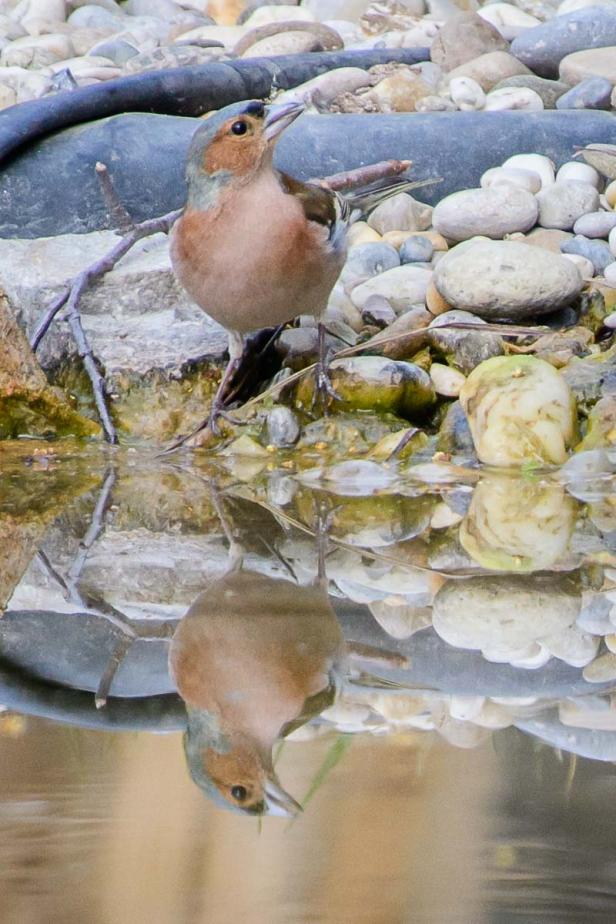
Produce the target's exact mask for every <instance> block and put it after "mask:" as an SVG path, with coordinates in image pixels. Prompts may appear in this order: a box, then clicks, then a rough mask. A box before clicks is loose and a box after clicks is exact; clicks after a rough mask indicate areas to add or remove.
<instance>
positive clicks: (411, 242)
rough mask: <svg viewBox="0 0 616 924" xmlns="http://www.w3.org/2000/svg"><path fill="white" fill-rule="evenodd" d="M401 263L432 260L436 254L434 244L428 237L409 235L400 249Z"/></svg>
mask: <svg viewBox="0 0 616 924" xmlns="http://www.w3.org/2000/svg"><path fill="white" fill-rule="evenodd" d="M398 253H399V257H400V262H401V263H403V264H404V263H418V262H419V263H420V262H422V261H424V260H425V261H430V260H431V259H432V256H433V254H434V244H433V243H432V241H431V240H430V238H428V237H422V236H421V235H420V234H416V235H414V236H413V237H407V239H406V240H405V242H404V243H403V244H402V246H401V247H400V250H399V251H398Z"/></svg>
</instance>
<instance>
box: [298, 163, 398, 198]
mask: <svg viewBox="0 0 616 924" xmlns="http://www.w3.org/2000/svg"><path fill="white" fill-rule="evenodd" d="M412 163H413V161H412V160H380V161H379V162H378V163H377V164H366V166H365V167H357V168H356V169H355V170H343V171H342V172H341V173H334V174H333V175H332V176H327V177H325V178H322V179H318V180H312V181H311V182H313V183H317V182H318V183H319V184H320V185H322V186H327V188H328V189H332V190H335V191H336V192H339V191H341V190H343V189H354V188H355V187H356V186H368V185H369V184H370V183H375V182H376V181H377V180H383V179H386V178H387V177H390V176H391V177H393V176H400V174H401V173H404V171H405V170H408V169H409V167H410V166H411V165H412Z"/></svg>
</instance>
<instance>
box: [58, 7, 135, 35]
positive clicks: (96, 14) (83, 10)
mask: <svg viewBox="0 0 616 924" xmlns="http://www.w3.org/2000/svg"><path fill="white" fill-rule="evenodd" d="M127 22H130V20H128V21H127V19H126V17H125V16H124V14H123V13H116V12H114V11H112V10H106V9H104V8H103V7H102V6H97V5H96V4H93V3H86V4H84V6H80V7H79V8H78V9H76V10H74V11H73V12H72V13H71V15H70V16H69V17H68V19H67V23H68V24H69V26H72V28H73V29H110V30H113V31H114V32H119V31H120V29H125V28H126V26H127Z"/></svg>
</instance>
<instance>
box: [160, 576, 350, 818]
mask: <svg viewBox="0 0 616 924" xmlns="http://www.w3.org/2000/svg"><path fill="white" fill-rule="evenodd" d="M345 656H346V649H345V643H344V638H343V636H342V632H341V630H340V626H339V625H338V621H337V620H336V616H335V614H334V611H333V609H332V607H331V605H330V603H329V599H328V597H327V594H326V592H325V590H324V589H323V588H322V587H321V586H319V585H317V586H312V587H301V586H298V585H296V584H293V583H291V582H290V581H286V580H277V579H274V578H270V577H266V576H264V575H261V574H257V573H254V572H250V571H232V572H231V573H229V574H227V575H226V576H225V577H223V578H221V579H220V580H218V581H215V582H214V583H213V584H212V585H211V586H210V587H209V588H208V589H207V590H206V591H204V592H203V593H202V594H201V595H200V596H199V597H198V598H197V599H196V600H195V602H194V603H193V605H192V606H191V608H190V609H189V611H188V613H187V614H186V616H185V617H184V619H183V620H182V621H181V622H180V624H179V626H178V628H177V631H176V633H175V636H174V638H173V642H172V645H171V651H170V666H171V671H172V674H173V676H174V678H175V681H176V684H177V688H178V692H179V694H180V696H181V697H182V698H183V699H184V701H185V702H186V707H187V712H188V729H187V733H186V738H185V748H186V756H187V759H188V765H189V768H190V772H191V775H192V777H193V779H194V781H195V782H196V783H197V785H198V786H200V787H201V788H202V789H203V790H204V791H205V792H206V794H207V795H209V796H212V797H213V798H214V799H215V801H217V802H218V803H221V802H222V804H223V805H225V806H226V807H232V808H236V809H239V810H240V811H242V812H247V813H250V814H274V815H294V814H295V813H296V812H297V811H298V810H299V809H300V806H299V805H298V803H297V802H295V800H294V799H292V798H291V796H289V795H288V794H287V793H285V792H284V790H283V789H282V788H281V787H280V784H279V782H278V779H277V777H276V774H275V772H274V768H273V765H272V747H273V745H274V743H275V742H276V740H277V739H278V738H279V737H281V736H284V735H285V734H288V733H289V732H290V731H292V730H293V728H297V727H299V726H300V725H302V724H304V723H305V722H307V721H308V720H309V719H311V718H312V717H313V716H315V715H317V714H318V713H319V712H321V711H322V710H323V709H325V708H326V707H327V706H329V705H330V704H331V703H332V702H333V699H334V696H335V691H336V682H337V675H338V673H339V671H340V668H341V666H342V664H343V663H344V660H345Z"/></svg>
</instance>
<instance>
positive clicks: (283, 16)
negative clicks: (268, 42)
mask: <svg viewBox="0 0 616 924" xmlns="http://www.w3.org/2000/svg"><path fill="white" fill-rule="evenodd" d="M300 21H301V22H315V21H316V19H315V16H314V15H313V13H311V12H310V10H307V9H306V8H305V7H304V6H297V5H295V6H294V5H290V4H288V3H279V4H277V5H273V4H270V3H264V4H263V5H262V6H259V7H257V9H256V10H254V11H253V12H252V13H251V14H250V16H248V17H247V18H246V19H244V20H243V22H242V25H243V26H246V28H247V29H254V28H255V27H256V26H268V25H270V24H271V23H274V22H285V23H286V22H300Z"/></svg>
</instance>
